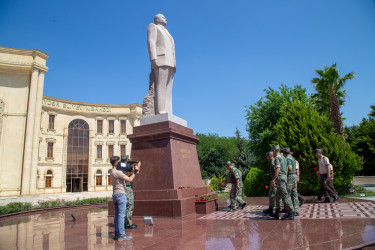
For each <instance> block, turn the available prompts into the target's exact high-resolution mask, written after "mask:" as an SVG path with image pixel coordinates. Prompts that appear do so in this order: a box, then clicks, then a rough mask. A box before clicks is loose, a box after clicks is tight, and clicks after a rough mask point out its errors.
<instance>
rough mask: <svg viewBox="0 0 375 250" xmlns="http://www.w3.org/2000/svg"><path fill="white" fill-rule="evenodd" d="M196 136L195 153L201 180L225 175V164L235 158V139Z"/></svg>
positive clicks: (217, 136)
mask: <svg viewBox="0 0 375 250" xmlns="http://www.w3.org/2000/svg"><path fill="white" fill-rule="evenodd" d="M196 135H197V136H198V137H199V141H198V143H197V152H198V159H199V164H200V167H201V172H202V178H203V179H208V178H211V177H213V176H214V175H215V176H220V175H226V172H227V171H226V168H225V163H226V162H227V161H233V159H235V158H236V157H237V146H236V138H235V137H224V136H223V137H220V136H219V135H217V134H201V133H197V134H196Z"/></svg>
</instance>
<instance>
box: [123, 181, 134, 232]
mask: <svg viewBox="0 0 375 250" xmlns="http://www.w3.org/2000/svg"><path fill="white" fill-rule="evenodd" d="M125 183H126V190H125V194H126V216H125V225H126V226H131V225H133V222H132V215H133V211H134V194H133V183H132V182H125Z"/></svg>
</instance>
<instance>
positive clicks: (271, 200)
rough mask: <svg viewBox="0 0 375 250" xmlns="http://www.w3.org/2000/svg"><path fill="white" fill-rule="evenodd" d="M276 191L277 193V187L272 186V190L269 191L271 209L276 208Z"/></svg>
mask: <svg viewBox="0 0 375 250" xmlns="http://www.w3.org/2000/svg"><path fill="white" fill-rule="evenodd" d="M276 191H277V187H272V186H271V187H270V190H269V191H268V198H269V200H270V206H269V207H272V208H274V207H275V197H276Z"/></svg>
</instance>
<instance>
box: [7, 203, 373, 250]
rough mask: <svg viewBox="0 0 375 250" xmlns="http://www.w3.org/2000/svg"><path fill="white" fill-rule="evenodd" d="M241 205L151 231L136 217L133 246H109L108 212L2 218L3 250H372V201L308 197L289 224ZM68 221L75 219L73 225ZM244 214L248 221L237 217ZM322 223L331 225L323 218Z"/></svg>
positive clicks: (157, 223)
mask: <svg viewBox="0 0 375 250" xmlns="http://www.w3.org/2000/svg"><path fill="white" fill-rule="evenodd" d="M245 200H246V202H247V203H248V204H249V205H248V206H247V207H245V209H244V210H242V211H238V212H235V213H230V212H227V205H226V202H225V199H219V209H220V211H218V212H217V214H221V215H222V216H227V217H226V218H223V217H219V216H214V217H210V216H211V215H212V214H211V215H203V216H201V215H196V216H195V215H193V216H188V217H185V218H183V219H176V218H175V219H172V218H154V225H153V226H148V225H145V224H144V218H143V217H135V218H134V219H133V223H134V224H137V225H138V228H137V229H133V230H129V229H126V234H128V235H130V236H132V237H133V240H131V241H125V242H120V241H115V240H113V239H112V238H113V237H114V224H113V220H114V218H113V217H108V211H107V208H106V207H105V206H103V207H95V208H93V207H89V208H88V207H84V208H82V207H81V208H72V209H69V210H58V211H48V212H46V213H41V214H27V215H20V216H15V217H7V218H3V219H2V220H1V219H0V249H54V250H55V249H113V250H117V249H150V250H158V249H161V250H165V249H187V250H190V249H192V250H193V249H194V250H200V249H202V250H210V249H212V250H221V249H241V250H242V249H250V250H258V249H259V250H268V249H270V250H274V249H283V250H284V249H285V250H286V249H291V250H292V249H293V250H306V249H309V250H321V249H332V250H336V249H337V250H342V249H360V247H361V246H362V247H363V246H364V245H371V246H368V247H367V248H365V249H374V247H375V218H373V215H374V214H373V213H371V212H373V211H374V210H375V209H374V206H375V203H374V202H371V201H363V200H358V199H348V198H342V199H340V200H339V201H338V202H337V203H329V204H327V203H320V202H319V203H318V202H316V201H315V200H314V199H313V197H309V199H308V202H307V203H305V204H304V205H303V206H302V207H301V216H298V217H296V219H295V220H293V221H284V220H278V221H277V220H273V219H272V220H271V219H267V218H262V217H261V216H262V215H261V214H259V213H258V212H260V210H261V209H262V208H266V207H267V203H268V198H267V197H252V198H249V197H246V198H245ZM302 209H304V211H302ZM327 209H328V210H327ZM326 210H327V211H326ZM333 212H334V213H335V215H334V214H332V213H333ZM257 213H258V214H257ZM72 214H73V215H74V216H75V218H76V220H73V219H72ZM236 214H238V216H236ZM358 214H359V215H360V216H358ZM243 215H245V216H248V218H244V217H241V216H243ZM304 215H306V217H304ZM361 215H365V216H361ZM366 215H367V216H366ZM327 216H329V217H330V218H329V219H326V217H327Z"/></svg>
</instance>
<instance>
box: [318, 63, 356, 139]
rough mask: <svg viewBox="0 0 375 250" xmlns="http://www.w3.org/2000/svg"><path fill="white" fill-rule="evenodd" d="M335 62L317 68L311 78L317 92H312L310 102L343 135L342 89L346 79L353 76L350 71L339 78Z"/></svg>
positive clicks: (344, 94) (343, 92)
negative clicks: (328, 65) (315, 75)
mask: <svg viewBox="0 0 375 250" xmlns="http://www.w3.org/2000/svg"><path fill="white" fill-rule="evenodd" d="M336 66H337V65H336V63H334V64H332V66H330V67H327V66H324V70H320V69H317V70H316V71H315V72H316V73H317V74H318V75H319V77H316V78H314V79H312V80H311V82H312V83H313V84H314V87H315V90H316V91H317V93H315V94H313V95H312V96H311V97H312V103H313V105H314V106H315V107H316V108H317V110H318V111H319V112H320V113H323V114H326V115H328V117H329V119H330V120H331V121H332V122H333V126H334V128H335V131H336V133H338V134H340V135H343V133H344V130H343V128H342V118H341V113H340V106H341V105H343V104H344V102H345V96H346V90H342V88H343V87H344V84H345V82H346V80H349V79H352V78H355V74H354V72H351V73H349V74H347V75H345V76H344V77H341V78H340V71H339V70H338V69H336Z"/></svg>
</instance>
